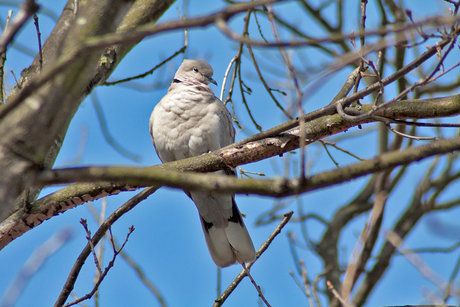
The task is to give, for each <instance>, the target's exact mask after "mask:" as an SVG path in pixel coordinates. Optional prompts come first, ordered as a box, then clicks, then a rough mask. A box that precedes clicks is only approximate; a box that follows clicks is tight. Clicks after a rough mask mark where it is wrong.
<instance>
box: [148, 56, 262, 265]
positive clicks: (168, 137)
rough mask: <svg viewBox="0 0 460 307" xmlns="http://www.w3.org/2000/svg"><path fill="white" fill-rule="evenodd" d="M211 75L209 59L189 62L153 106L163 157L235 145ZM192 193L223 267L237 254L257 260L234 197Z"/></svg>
mask: <svg viewBox="0 0 460 307" xmlns="http://www.w3.org/2000/svg"><path fill="white" fill-rule="evenodd" d="M212 75H213V70H212V68H211V66H210V65H209V64H208V63H206V62H205V61H200V60H184V62H183V63H182V65H181V66H180V67H179V69H178V70H177V72H176V75H175V76H174V80H173V82H172V84H171V86H170V88H169V89H168V93H167V94H166V95H165V96H164V97H163V98H162V99H161V100H160V102H159V103H158V104H157V105H156V107H155V108H154V110H153V112H152V115H151V117H150V135H151V136H152V141H153V145H154V146H155V150H156V151H157V154H158V156H159V157H160V159H161V161H163V162H171V161H175V160H179V159H184V158H189V157H194V156H198V155H201V154H203V153H206V152H209V151H213V150H217V149H220V148H222V147H224V146H227V145H229V144H232V143H234V141H235V130H234V128H233V125H232V120H231V116H230V113H229V112H228V110H227V109H226V108H225V106H224V105H223V103H222V102H221V101H220V100H219V99H218V98H217V97H215V96H214V93H213V91H212V90H211V88H210V87H209V86H208V84H209V83H213V84H217V83H216V81H214V80H213V79H212ZM230 172H231V171H230ZM216 173H218V174H223V175H224V174H225V173H226V172H225V171H218V172H216ZM233 174H234V172H233ZM188 195H189V196H190V197H191V198H192V200H193V201H194V203H195V205H196V207H197V208H198V211H199V214H200V219H201V225H202V227H203V232H204V234H205V238H206V243H207V245H208V248H209V252H210V254H211V257H212V259H213V260H214V262H215V263H216V264H217V265H218V266H219V267H226V266H229V265H232V264H234V263H236V262H237V261H238V258H239V259H240V260H241V261H243V262H251V261H253V260H254V259H255V250H254V246H253V244H252V241H251V238H250V237H249V234H248V231H247V229H246V227H245V225H244V222H243V220H242V218H241V215H240V213H239V211H238V207H237V206H236V203H235V199H234V196H233V195H229V194H218V193H213V192H190V193H188ZM235 253H236V254H237V255H238V257H237V256H236V254H235Z"/></svg>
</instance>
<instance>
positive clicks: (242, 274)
mask: <svg viewBox="0 0 460 307" xmlns="http://www.w3.org/2000/svg"><path fill="white" fill-rule="evenodd" d="M292 214H294V212H292V211H290V212H288V213H286V214H284V219H283V220H282V221H281V223H280V224H279V225H278V226H277V227H276V228H275V230H274V231H273V232H272V234H271V235H270V236H269V237H268V239H267V240H266V241H265V242H264V243H263V244H262V245H261V246H260V248H259V250H258V251H257V253H256V259H255V260H254V261H253V262H251V263H249V264H247V265H246V269H247V270H249V269H250V268H251V267H252V266H253V265H254V263H255V262H256V261H257V259H259V258H260V257H261V256H262V254H263V253H264V252H265V251H266V250H267V249H268V247H269V246H270V244H271V243H272V242H273V240H274V239H275V238H276V236H277V235H279V234H280V233H281V230H282V229H283V227H284V226H286V224H287V223H288V222H289V220H290V219H291V217H292ZM244 277H246V270H244V269H243V270H241V272H240V273H239V274H238V276H237V277H236V278H235V279H234V280H233V281H232V283H231V284H230V286H228V288H227V289H226V290H225V291H224V293H222V295H221V296H220V297H219V298H217V299H216V301H215V303H214V305H212V306H213V307H217V306H221V305H222V304H223V303H224V302H225V300H226V299H227V298H228V297H229V295H230V294H231V293H232V292H233V290H235V289H236V287H237V286H238V285H239V284H240V282H241V281H242V280H243V279H244Z"/></svg>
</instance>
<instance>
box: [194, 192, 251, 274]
mask: <svg viewBox="0 0 460 307" xmlns="http://www.w3.org/2000/svg"><path fill="white" fill-rule="evenodd" d="M200 218H201V226H202V227H203V232H204V236H205V238H206V244H207V245H208V249H209V253H210V254H211V257H212V260H213V261H214V262H215V263H216V265H217V266H219V267H221V268H224V267H227V266H230V265H232V264H234V263H236V262H240V261H241V262H244V263H247V262H252V261H254V259H255V258H256V251H255V249H254V244H253V243H252V240H251V237H250V236H249V233H248V230H247V229H246V226H245V225H244V222H243V218H242V216H241V214H240V212H239V210H238V207H237V206H236V203H235V199H234V198H233V197H232V216H231V217H230V218H229V219H228V223H225V225H224V227H219V228H218V227H216V226H215V225H214V224H213V223H208V222H206V221H205V220H204V219H203V217H201V216H200Z"/></svg>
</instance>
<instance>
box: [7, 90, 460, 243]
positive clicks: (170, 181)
mask: <svg viewBox="0 0 460 307" xmlns="http://www.w3.org/2000/svg"><path fill="white" fill-rule="evenodd" d="M459 99H460V95H456V96H451V97H445V98H437V99H432V100H430V99H427V100H416V101H401V102H397V103H394V104H393V105H391V106H390V107H388V108H386V109H384V110H382V111H381V112H386V113H385V115H392V116H394V117H395V118H399V117H402V118H407V117H410V118H414V117H417V116H421V117H429V116H450V115H453V114H459V113H460V102H459ZM404 104H407V105H410V106H407V107H404ZM412 105H413V106H412ZM369 108H371V105H363V106H362V110H361V112H366V111H367V110H368V109H369ZM347 110H349V111H350V112H358V111H357V110H355V109H352V108H349V109H347ZM390 110H392V111H390ZM379 112H380V111H379ZM398 112H400V113H398ZM377 114H379V115H384V114H382V113H377ZM307 115H308V114H307ZM366 122H369V121H363V122H345V121H344V120H343V119H342V118H341V117H340V115H338V114H335V115H331V116H325V117H323V118H319V119H316V120H313V121H310V122H307V123H305V129H306V132H307V133H306V138H307V141H306V144H310V143H312V142H314V141H316V140H318V139H321V138H324V137H326V136H329V135H333V134H336V133H340V132H343V131H345V130H347V129H349V128H350V127H353V126H356V125H359V124H363V123H366ZM264 133H265V132H262V133H261V134H259V135H264ZM298 136H299V131H298V128H295V129H292V130H291V131H290V132H289V133H285V134H282V135H280V136H278V137H271V138H265V139H262V140H259V141H255V142H249V143H246V141H245V140H243V141H241V142H238V143H236V144H233V145H232V146H229V148H224V149H221V150H219V151H216V152H213V153H210V154H206V155H202V156H198V157H194V158H191V159H184V160H180V161H176V162H172V163H167V164H162V165H157V166H152V167H149V168H130V167H127V168H115V167H108V168H98V167H95V168H86V169H73V170H54V171H44V172H42V173H41V174H40V175H39V177H38V178H37V181H36V184H41V185H45V184H51V183H58V182H61V183H62V182H66V183H69V182H74V181H86V180H91V181H92V182H94V181H101V180H102V181H106V182H98V183H97V184H94V183H93V184H89V183H84V184H81V183H77V184H73V185H70V186H69V187H67V188H64V189H62V190H60V191H58V192H55V193H53V194H51V195H49V196H46V197H44V198H42V199H40V200H38V201H37V202H35V203H33V204H32V205H30V206H28V207H26V208H23V209H21V210H19V211H18V212H16V213H15V214H13V215H12V216H11V217H9V218H8V219H7V220H5V221H4V222H3V223H1V224H0V248H3V247H4V246H6V245H7V244H8V243H9V242H11V241H12V240H14V239H15V238H17V237H18V236H20V235H21V234H23V233H24V232H26V231H28V230H30V229H32V228H33V227H35V226H37V225H39V224H40V223H41V222H42V221H44V220H46V219H48V218H51V217H52V216H54V215H57V214H59V213H60V212H63V211H65V210H67V209H70V208H73V207H75V206H76V205H78V204H81V203H84V202H86V201H91V200H95V199H98V198H100V197H102V196H107V195H112V194H118V193H119V192H120V191H127V190H133V189H136V188H138V187H139V186H146V185H150V184H152V183H153V182H154V181H155V182H157V183H159V184H163V185H165V184H166V185H171V186H175V187H182V188H185V187H190V188H191V189H196V188H197V185H198V186H199V187H198V188H201V184H202V183H199V182H202V181H203V182H204V186H203V188H209V189H216V184H219V186H220V189H223V188H224V187H225V189H228V190H229V191H230V190H231V191H239V192H248V193H256V194H262V195H271V196H275V197H281V196H283V195H284V196H285V195H290V194H296V193H300V192H305V191H306V190H302V191H301V190H296V189H300V187H298V186H296V184H295V183H294V182H292V183H289V181H286V180H284V179H277V180H271V181H258V180H254V183H252V184H249V183H248V182H249V181H244V182H243V181H238V180H235V181H234V182H230V181H226V182H225V183H224V182H222V181H219V183H217V181H215V182H214V184H212V183H211V181H208V179H207V178H212V179H213V180H228V179H229V178H215V177H214V176H212V175H201V176H200V175H197V174H185V173H181V172H184V171H194V172H209V171H215V170H218V169H223V168H225V167H227V166H228V165H230V166H237V165H241V164H247V163H251V162H256V161H260V160H262V159H266V158H268V157H272V156H276V155H282V154H284V153H285V152H288V151H291V150H294V149H296V148H298V146H299V137H298ZM251 138H254V136H252V137H250V138H249V139H251ZM255 138H256V139H257V138H258V135H256V136H255ZM442 142H448V141H442ZM245 143H246V144H245ZM238 144H244V145H238ZM434 144H437V142H435V143H433V144H430V145H428V146H432V145H434ZM420 148H421V147H420ZM412 150H414V149H412ZM418 150H421V149H416V151H418ZM446 150H447V151H448V149H446ZM443 152H446V151H443V150H440V151H439V152H438V153H443ZM396 154H399V153H396ZM433 154H436V153H433ZM429 155H432V154H427V155H424V156H423V155H422V156H423V157H427V156H429ZM423 157H420V158H419V159H422V158H423ZM406 158H407V157H406ZM406 158H403V157H402V156H401V157H398V156H396V157H394V158H393V159H394V161H395V163H396V164H395V165H401V164H404V163H408V162H407V161H409V160H410V154H409V157H408V159H409V160H404V159H406ZM377 159H378V158H377ZM398 159H401V160H398ZM397 161H399V162H397ZM412 161H415V160H412ZM365 163H369V161H366V162H365ZM359 165H361V164H358V165H356V166H353V167H352V168H356V169H357V168H358V166H359ZM371 166H372V163H371V164H370V165H368V166H367V169H366V170H363V173H362V174H361V175H359V176H362V175H365V174H367V173H371V172H373V171H371ZM384 168H385V166H382V169H384ZM166 169H167V170H168V172H165V171H164V170H166ZM172 170H176V171H179V172H172ZM342 170H343V169H342ZM374 171H378V170H377V169H375V170H374ZM350 174H351V173H350ZM173 175H174V176H173ZM344 175H345V177H342V175H340V174H339V173H337V172H336V173H334V174H333V175H331V176H329V175H328V176H327V179H323V185H322V186H317V187H316V188H320V187H323V186H329V185H332V184H336V183H339V182H343V181H345V180H350V179H352V178H356V177H346V175H347V172H345V174H344ZM69 176H70V177H69ZM73 176H77V177H73ZM357 176H358V175H357ZM196 178H198V179H199V181H196V180H198V179H196ZM111 179H112V180H113V182H107V181H110V180H111ZM116 182H119V183H116ZM307 183H308V187H311V188H313V185H312V183H311V182H309V181H308V182H307ZM285 184H289V185H290V187H289V186H283V185H285ZM182 185H184V186H182ZM275 186H276V187H277V188H276V190H273V189H274V187H275ZM232 189H233V190H232Z"/></svg>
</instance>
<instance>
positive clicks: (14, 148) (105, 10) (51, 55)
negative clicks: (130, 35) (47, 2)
mask: <svg viewBox="0 0 460 307" xmlns="http://www.w3.org/2000/svg"><path fill="white" fill-rule="evenodd" d="M173 2H174V1H169V0H164V1H147V0H142V1H136V3H135V4H134V5H133V6H132V4H133V3H134V1H121V0H119V1H109V0H105V1H88V2H84V3H80V6H79V8H78V10H77V12H78V13H77V15H75V13H74V12H75V8H74V5H75V1H73V0H69V1H68V3H67V4H66V6H65V8H64V10H63V13H62V15H61V17H60V18H59V20H58V22H57V24H56V27H55V28H54V30H53V32H52V33H51V35H50V37H49V38H48V40H47V41H46V43H45V44H44V46H43V70H42V71H41V72H40V66H39V56H38V55H37V57H36V58H35V60H34V61H33V63H32V65H31V66H30V67H29V68H27V69H25V70H24V71H23V72H22V74H21V75H22V77H21V79H20V81H19V87H16V88H15V89H14V90H13V91H12V95H11V96H10V97H9V100H8V103H9V104H11V105H14V106H15V107H14V108H12V109H11V110H10V111H9V112H7V113H6V114H3V117H4V118H3V119H2V121H1V123H0V134H1V135H2V136H4V137H2V139H1V140H0V151H1V152H2V154H1V156H0V169H2V176H1V178H0V199H2V200H3V203H2V205H1V207H0V220H4V219H5V218H7V217H8V216H9V215H10V214H11V213H13V212H15V211H17V210H18V208H20V207H21V206H23V205H27V204H28V203H29V202H32V201H34V200H35V199H36V197H37V196H38V194H39V192H40V189H29V184H28V183H29V182H30V179H29V178H30V176H31V175H32V174H34V173H35V172H36V171H38V170H40V169H44V168H45V169H46V168H51V167H52V165H53V164H54V161H55V159H56V157H57V154H58V153H59V150H60V147H61V145H62V143H63V140H64V137H65V134H66V132H67V128H68V126H69V124H70V121H71V119H72V117H73V115H74V114H75V112H76V110H77V109H78V107H79V105H80V103H81V102H82V101H83V99H84V98H85V97H86V96H87V95H88V94H89V93H90V92H91V91H92V89H93V88H94V87H95V86H96V85H98V84H100V83H101V82H103V81H105V80H106V79H107V78H108V77H109V76H110V74H111V73H112V72H113V71H114V69H115V68H116V67H117V65H118V64H119V63H120V61H121V60H122V59H123V57H124V56H125V55H126V54H127V53H128V52H129V51H130V50H131V49H132V48H133V47H134V46H135V45H136V44H137V43H138V42H139V41H140V40H138V41H137V42H131V43H127V44H121V45H117V46H112V47H110V48H107V50H105V51H104V50H93V51H91V52H88V53H85V54H80V55H79V56H76V57H75V59H73V60H72V62H71V63H70V64H69V65H66V67H65V69H62V70H60V71H59V72H58V73H56V74H55V75H54V76H53V78H52V79H51V80H50V81H48V82H46V83H45V84H44V85H43V86H41V87H39V88H38V89H37V90H36V91H34V92H33V94H31V95H29V96H28V97H27V98H26V99H24V100H22V99H20V98H18V97H19V94H21V92H22V91H23V89H27V86H28V85H30V84H31V82H32V81H36V80H40V78H41V77H42V76H43V75H44V74H45V73H46V72H47V71H49V70H50V69H52V67H53V65H56V63H59V61H60V59H62V58H63V57H65V56H66V55H68V54H71V53H72V52H74V51H75V50H76V48H78V46H79V44H80V43H82V42H83V41H84V40H85V39H87V38H88V37H94V36H100V35H103V34H107V33H113V32H115V31H117V32H126V31H130V30H133V29H135V28H136V27H138V26H140V25H143V24H145V23H148V22H156V21H158V19H159V18H160V17H161V16H162V14H163V13H164V12H165V11H166V10H167V9H168V8H169V6H170V5H171V4H172V3H173ZM130 8H131V10H129V9H130ZM128 10H129V12H128ZM100 16H104V18H100ZM101 55H102V57H101Z"/></svg>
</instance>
